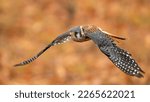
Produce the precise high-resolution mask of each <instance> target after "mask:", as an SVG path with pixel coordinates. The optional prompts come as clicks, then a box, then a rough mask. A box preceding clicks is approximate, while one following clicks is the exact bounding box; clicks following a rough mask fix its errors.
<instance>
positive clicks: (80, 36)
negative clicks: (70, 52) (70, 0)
mask: <svg viewBox="0 0 150 102" xmlns="http://www.w3.org/2000/svg"><path fill="white" fill-rule="evenodd" d="M67 33H68V34H69V35H70V36H71V38H72V40H74V41H77V42H83V41H87V40H90V39H89V38H88V37H87V36H86V34H85V32H84V29H83V26H75V27H72V28H71V29H69V30H68V31H67Z"/></svg>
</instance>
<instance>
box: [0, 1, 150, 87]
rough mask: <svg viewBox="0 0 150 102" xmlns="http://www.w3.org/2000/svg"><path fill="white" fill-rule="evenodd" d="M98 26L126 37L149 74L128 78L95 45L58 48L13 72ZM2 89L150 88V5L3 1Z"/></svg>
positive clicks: (0, 10)
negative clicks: (63, 37)
mask: <svg viewBox="0 0 150 102" xmlns="http://www.w3.org/2000/svg"><path fill="white" fill-rule="evenodd" d="M86 24H93V25H97V26H99V27H101V28H102V29H103V30H105V31H107V32H110V33H113V34H116V35H118V36H123V37H126V38H127V40H126V41H120V42H119V43H118V45H119V46H121V47H122V48H124V49H126V50H128V51H129V52H130V53H131V54H132V56H133V58H134V59H135V60H136V61H137V62H138V64H139V65H140V66H141V68H142V69H143V70H144V71H145V72H146V74H145V75H144V78H141V79H139V78H136V77H131V76H128V75H126V74H124V73H123V72H122V71H120V70H119V69H118V68H117V67H115V66H114V65H113V64H112V62H111V61H110V60H109V59H108V58H107V57H106V56H105V55H104V54H102V53H101V52H100V51H99V49H98V48H97V47H96V46H95V44H94V43H93V42H92V41H89V42H84V43H77V42H73V41H70V42H68V43H65V44H62V45H58V46H54V47H52V48H50V49H49V50H48V51H47V52H46V53H44V54H43V55H42V56H40V57H39V58H38V59H37V60H36V61H34V62H33V63H31V64H29V65H26V66H21V67H13V65H14V64H16V63H19V62H21V61H23V60H25V59H27V58H30V57H32V56H33V55H35V54H37V53H38V52H39V51H40V50H42V49H43V48H44V47H45V46H46V45H47V44H49V43H50V42H51V41H52V40H53V39H55V38H56V37H57V36H58V35H59V34H61V33H63V32H65V31H66V30H68V29H69V28H70V27H73V26H76V25H86ZM0 84H69V85H70V84H71V85H72V84H150V1H149V0H0Z"/></svg>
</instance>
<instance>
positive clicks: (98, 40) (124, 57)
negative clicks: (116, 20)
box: [87, 31, 144, 78]
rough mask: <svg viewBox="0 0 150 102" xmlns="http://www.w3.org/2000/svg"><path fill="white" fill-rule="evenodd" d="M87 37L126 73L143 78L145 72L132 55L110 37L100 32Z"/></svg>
mask: <svg viewBox="0 0 150 102" xmlns="http://www.w3.org/2000/svg"><path fill="white" fill-rule="evenodd" d="M87 36H88V37H89V38H91V39H92V40H93V41H94V42H95V44H96V45H97V46H98V47H99V49H100V50H101V51H102V52H103V53H104V54H105V55H106V56H107V57H108V58H109V59H110V60H111V61H112V62H113V63H114V64H115V65H116V66H117V67H118V68H119V69H120V70H122V71H123V72H124V73H126V74H128V75H131V76H136V77H138V78H140V77H143V75H142V73H144V71H142V69H141V68H140V67H139V66H138V64H137V63H136V62H135V60H134V59H133V58H132V56H131V54H130V53H128V52H127V51H125V50H123V49H121V48H120V47H118V46H117V45H116V44H115V43H114V41H113V39H111V38H110V37H109V35H107V34H105V33H103V32H100V31H99V32H95V33H91V34H87Z"/></svg>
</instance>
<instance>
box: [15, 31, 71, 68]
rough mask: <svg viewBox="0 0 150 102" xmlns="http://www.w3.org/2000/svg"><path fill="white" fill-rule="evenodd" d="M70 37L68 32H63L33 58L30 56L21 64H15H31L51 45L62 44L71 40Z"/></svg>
mask: <svg viewBox="0 0 150 102" xmlns="http://www.w3.org/2000/svg"><path fill="white" fill-rule="evenodd" d="M70 39H71V36H70V35H69V34H68V33H64V34H61V35H59V36H58V37H57V38H56V39H55V40H53V41H52V42H51V43H50V44H49V45H47V46H46V47H45V48H44V49H43V50H41V51H40V52H39V53H38V54H36V55H35V56H33V57H32V58H29V59H27V60H25V61H23V62H21V63H19V64H15V65H14V66H23V65H26V64H29V63H31V62H33V61H34V60H35V59H37V58H38V57H39V56H40V55H41V54H43V53H44V52H45V51H46V50H47V49H49V48H50V47H51V46H55V45H58V44H62V43H64V42H66V41H69V40H70Z"/></svg>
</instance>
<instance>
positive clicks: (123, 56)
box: [14, 25, 144, 78]
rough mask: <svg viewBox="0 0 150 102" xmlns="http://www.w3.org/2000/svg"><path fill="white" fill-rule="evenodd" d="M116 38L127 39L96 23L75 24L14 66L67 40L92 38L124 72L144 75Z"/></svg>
mask: <svg viewBox="0 0 150 102" xmlns="http://www.w3.org/2000/svg"><path fill="white" fill-rule="evenodd" d="M114 38H115V39H118V40H125V38H123V37H118V36H116V35H112V34H110V33H108V32H105V31H103V30H102V29H101V28H99V27H97V26H94V25H85V26H75V27H72V28H71V29H69V30H68V31H67V32H65V33H63V34H61V35H59V36H58V37H57V38H56V39H55V40H53V41H52V42H51V43H50V44H49V45H48V46H46V47H45V48H44V49H43V50H42V51H40V52H39V53H38V54H37V55H35V56H33V57H32V58H30V59H27V60H25V61H23V62H21V63H19V64H16V65H14V66H22V65H26V64H29V63H31V62H33V61H34V60H35V59H37V58H38V57H39V56H40V55H41V54H42V53H44V52H45V51H46V50H47V49H48V48H50V47H51V46H55V45H58V44H62V43H64V42H66V41H70V40H73V41H76V42H84V41H89V40H92V41H93V42H94V43H95V44H96V45H97V47H98V48H99V49H100V50H101V51H102V52H103V53H104V54H105V55H106V56H107V57H108V58H109V59H110V60H111V61H112V62H113V63H114V65H115V66H116V67H118V68H119V69H120V70H122V71H123V72H124V73H126V74H127V75H131V76H136V77H138V78H141V77H143V74H144V71H143V70H142V69H141V68H140V67H139V65H138V64H137V63H136V62H135V60H134V59H133V58H132V56H131V54H130V53H129V52H127V51H125V50H124V49H122V48H120V47H119V46H117V45H116V44H115V41H114Z"/></svg>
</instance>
